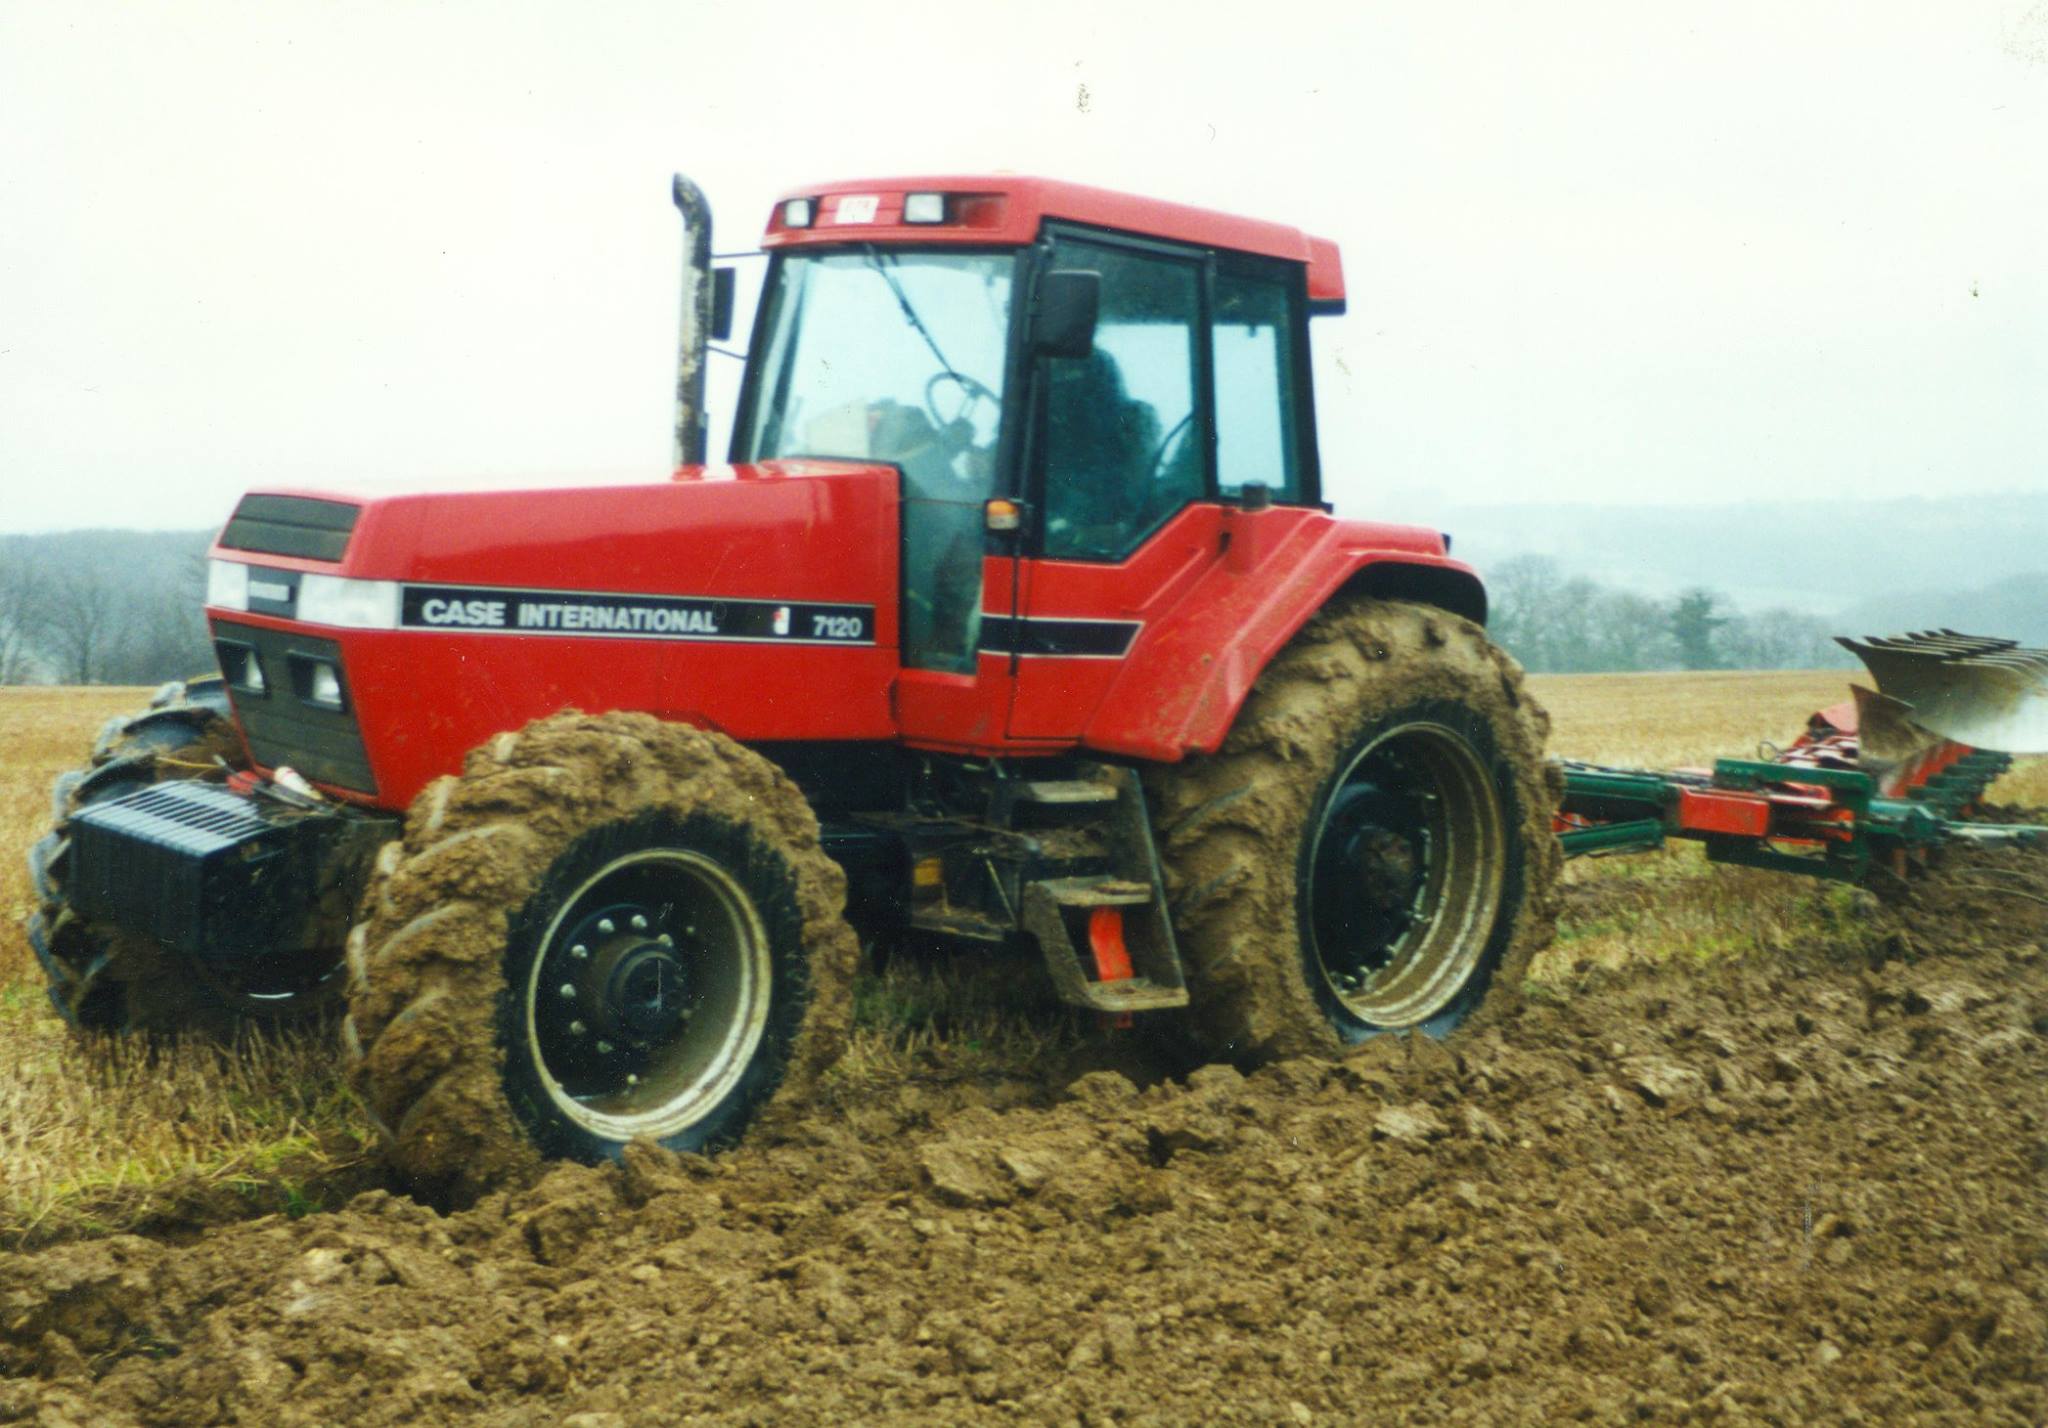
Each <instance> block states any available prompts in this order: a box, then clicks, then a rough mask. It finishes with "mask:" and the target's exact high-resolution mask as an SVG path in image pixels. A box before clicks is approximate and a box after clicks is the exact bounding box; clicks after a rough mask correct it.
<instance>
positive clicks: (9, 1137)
mask: <svg viewBox="0 0 2048 1428" xmlns="http://www.w3.org/2000/svg"><path fill="white" fill-rule="evenodd" d="M1845 683H1846V680H1845V678H1844V676H1843V675H1842V674H1839V673H1827V674H1796V673H1795V674H1704V675H1662V674H1658V675H1575V676H1549V677H1539V678H1537V679H1536V680H1535V681H1534V684H1535V688H1536V692H1537V695H1538V697H1539V698H1540V699H1542V700H1543V702H1544V703H1545V704H1546V705H1547V706H1548V707H1549V708H1550V709H1551V711H1552V714H1553V716H1554V718H1555V729H1554V732H1553V736H1552V750H1553V752H1555V753H1557V754H1560V755H1564V756H1568V757H1574V758H1582V759H1589V760H1594V761H1597V762H1602V763H1610V764H1621V765H1629V766H1640V767H1648V768H1660V767H1675V766H1683V765H1688V764H1690V765H1703V764H1706V763H1709V762H1711V760H1712V759H1713V758H1715V757H1716V756H1721V755H1741V754H1747V753H1750V752H1752V751H1754V750H1755V749H1756V747H1757V745H1758V743H1759V742H1760V741H1763V740H1776V741H1789V740H1790V739H1791V738H1792V737H1793V736H1794V735H1795V734H1796V733H1797V732H1798V730H1799V729H1800V727H1801V725H1802V723H1803V721H1804V719H1805V717H1806V715H1807V714H1808V713H1809V712H1811V711H1812V710H1813V709H1815V708H1818V707H1821V706H1823V705H1826V704H1830V703H1834V702H1836V701H1837V700H1839V699H1841V698H1842V697H1844V695H1845V692H1846V691H1845ZM147 697H148V691H146V690H133V689H92V690H75V689H59V690H51V689H0V751H4V753H0V758H4V762H0V1244H4V1245H16V1244H28V1243H39V1242H45V1241H48V1240H52V1239H58V1238H64V1237H68V1236H77V1235H81V1234H95V1233H110V1232H117V1231H131V1230H138V1229H164V1228H176V1227H178V1226H181V1225H183V1226H190V1225H194V1224H200V1223H207V1222H211V1221H213V1220H218V1219H223V1218H230V1217H233V1216H235V1215H238V1214H239V1215H245V1214H248V1213H250V1212H251V1211H252V1209H253V1210H257V1211H280V1212H283V1213H287V1214H292V1213H305V1212H307V1211H309V1210H313V1209H318V1208H320V1207H321V1206H323V1205H327V1204H332V1203H335V1202H336V1201H337V1200H339V1199H341V1198H344V1197H345V1196H346V1195H347V1194H349V1193H352V1191H353V1190H354V1189H357V1188H362V1187H363V1186H365V1185H367V1184H369V1183H373V1182H372V1177H373V1176H374V1174H375V1172H374V1169H373V1166H372V1161H371V1157H370V1155H369V1153H368V1150H369V1146H370V1139H371V1137H370V1131H369V1127H368V1123H367V1120H366V1119H365V1117H364V1115H363V1112H362V1109H361V1107H360V1105H359V1104H358V1103H357V1102H356V1100H355V1098H354V1096H353V1094H352V1093H351V1092H350V1091H349V1089H348V1088H347V1086H346V1085H345V1084H344V1083H343V1081H342V1079H341V1076H340V1067H339V1057H338V1056H337V1055H336V1054H335V1052H334V1050H333V1045H332V1039H331V1034H329V1033H327V1032H325V1031H323V1030H321V1029H315V1030H313V1031H310V1032H307V1033H303V1034H300V1035H296V1036H278V1037H258V1036H251V1037H247V1038H245V1039H243V1040H242V1041H241V1042H239V1043H238V1044H236V1045H234V1046H230V1047H216V1046H209V1045H203V1044H197V1043H192V1044H183V1043H181V1044H171V1045H163V1046H157V1047H146V1046H142V1045H139V1044H132V1043H120V1042H109V1041H105V1040H94V1039H80V1038H77V1037H74V1036H71V1035H69V1034H68V1033H67V1032H66V1031H65V1029H64V1028H63V1026H62V1025H61V1024H60V1023H59V1022H58V1021H57V1019H56V1018H55V1016H54V1015H52V1014H51V1012H50V1010H49V1006H48V1003H47V1001H46V1000H45V998H44V995H43V989H42V975H41V972H40V970H39V969H38V968H37V967H36V965H35V960H34V957H33V956H32V955H31V953H30V952H29V949H28V945H27V939H26V937H25V935H24V932H23V925H24V923H25V922H26V920H27V918H28V915H29V913H30V912H31V911H32V894H31V892H30V888H29V882H28V876H27V870H26V866H25V860H24V855H25V854H26V852H27V850H28V848H29V847H30V845H31V844H32V843H33V842H34V841H35V840H36V839H37V838H38V837H40V836H41V834H42V832H43V831H44V829H45V828H46V827H47V826H48V822H49V817H50V810H49V802H48V800H49V786H50V782H51V780H52V779H53V778H54V777H55V776H56V775H57V774H58V773H59V772H61V771H62V770H64V769H68V768H73V767H76V766H77V765H78V764H79V763H80V762H82V761H83V758H84V756H85V751H86V750H87V749H88V748H89V747H90V745H91V742H92V737H93V734H94V732H95V731H96V730H97V729H98V727H99V726H100V724H101V723H102V722H103V721H104V720H105V719H107V718H108V717H109V716H111V715H115V714H120V713H124V712H128V711H131V710H134V709H136V708H138V707H140V706H141V705H142V704H143V703H144V702H145V701H146V700H147ZM1993 797H1994V798H1997V799H2000V800H2002V801H2004V802H2008V803H2013V804H2018V805H2023V806H2031V807H2041V806H2044V805H2048V760H2044V759H2038V758H2037V759H2033V760H2029V761H2026V762H2025V763H2023V765H2022V766H2021V767H2019V768H2017V769H2015V770H2014V772H2013V773H2011V774H2010V775H2008V776H2007V778H2006V779H2005V780H2003V781H2002V782H2001V784H2000V785H1999V786H1998V787H1997V788H1996V789H1994V790H1993ZM1565 894H1566V897H1565V916H1564V919H1563V921H1562V924H1561V926H1560V928H1559V932H1558V939H1557V943H1556V945H1555V946H1554V947H1553V948H1552V950H1550V951H1549V952H1546V953H1545V954H1543V956H1542V957H1540V958H1539V959H1538V964H1537V966H1536V968H1535V969H1534V972H1533V979H1532V982H1531V984H1530V988H1529V990H1530V992H1531V993H1532V994H1533V995H1537V996H1540V997H1545V998H1551V999H1555V998H1561V997H1565V996H1568V995H1569V987H1570V983H1571V980H1572V978H1573V976H1574V975H1575V974H1576V973H1577V972H1578V971H1580V970H1581V969H1583V968H1584V967H1586V966H1589V965H1590V966H1617V965H1621V964H1624V963H1628V962H1635V961H1643V960H1650V961H1661V960H1665V959H1671V958H1714V957H1726V956H1743V955H1750V954H1754V953H1769V952H1773V951H1782V950H1784V949H1786V948H1788V947H1794V946H1798V945H1801V944H1803V943H1808V942H1812V941H1816V940H1835V941H1839V940H1840V939H1841V937H1842V936H1843V935H1844V932H1843V928H1844V925H1845V924H1853V922H1854V917H1855V904H1854V902H1853V901H1852V900H1851V899H1853V897H1854V896H1855V895H1854V894H1853V893H1849V892H1846V891H1845V890H1843V889H1839V888H1835V887H1832V886H1829V885H1825V884H1818V883H1809V882H1806V881H1805V880H1803V879H1798V878H1788V877H1780V876H1773V875H1770V874H1766V873H1759V872H1752V871H1747V870H1743V869H1733V868H1717V867H1713V866H1711V865H1709V864H1708V863H1707V862H1706V861H1705V859H1704V858H1703V857H1702V856H1701V855H1700V852H1699V850H1698V849H1697V848H1694V847H1690V846H1686V847H1680V848H1676V849H1673V850H1671V851H1669V852H1666V853H1662V854H1651V855H1647V856H1643V857H1634V858H1614V859H1581V860H1579V861H1577V862H1575V863H1573V864H1571V865H1569V867H1568V869H1567V872H1566V889H1565ZM855 1012H856V1026H855V1034H854V1044H853V1049H852V1052H851V1054H850V1055H848V1056H847V1057H846V1058H845V1060H844V1061H843V1062H842V1063H841V1065H840V1066H839V1068H838V1069H837V1070H836V1071H835V1072H834V1075H833V1080H832V1085H831V1088H830V1090H831V1094H833V1095H835V1096H838V1097H843V1098H846V1099H848V1100H858V1099H859V1098H861V1097H863V1096H868V1095H874V1094H878V1093H882V1092H885V1091H887V1090H888V1089H889V1088H891V1087H900V1086H902V1085H904V1084H905V1083H917V1082H923V1083H971V1082H991V1081H1014V1082H1020V1083H1037V1082H1042V1081H1044V1080H1045V1079H1047V1078H1048V1077H1050V1076H1052V1075H1053V1074H1054V1073H1057V1072H1065V1071H1071V1070H1073V1069H1075V1068H1076V1067H1077V1065H1080V1064H1085V1063H1086V1062H1088V1061H1089V1060H1091V1059H1093V1058H1097V1057H1108V1058H1111V1059H1114V1057H1115V1056H1117V1055H1118V1054H1119V1053H1117V1052H1116V1051H1115V1050H1114V1049H1113V1048H1114V1047H1115V1045H1116V1044H1117V1043H1118V1040H1119V1039H1118V1038H1117V1037H1116V1036H1114V1035H1106V1034H1105V1033H1104V1032H1103V1030H1102V1029H1101V1027H1100V1026H1099V1025H1098V1024H1097V1023H1096V1021H1095V1020H1094V1018H1092V1017H1090V1016H1088V1015H1086V1014H1083V1013H1079V1012H1075V1011H1072V1010H1070V1009H1068V1008H1064V1007H1061V1006H1058V1005H1056V1004H1055V1003H1053V1002H1052V1000H1051V998H1050V996H1049V995H1048V994H1047V993H1046V992H1045V989H1044V984H1043V977H1042V974H1040V973H1039V972H1038V969H1037V968H1035V967H1033V966H1031V965H1029V959H1023V960H1022V961H1020V960H1019V959H1018V958H1016V957H1015V956H1014V955H1009V954H991V955H990V956H988V957H984V958H980V959H977V960H975V961H972V962H969V963H966V964H964V965H963V964H962V963H960V962H958V961H955V962H951V963H947V964H945V965H943V966H942V965H940V964H938V963H935V962H933V961H930V960H924V959H918V958H914V957H899V958H898V959H897V960H896V961H894V962H893V963H892V964H891V965H890V967H889V968H888V969H887V970H886V971H885V972H884V973H882V974H881V975H880V976H876V977H870V978H866V979H864V980H863V981H862V982H861V983H860V984H859V987H858V990H857V1001H856V1007H855Z"/></svg>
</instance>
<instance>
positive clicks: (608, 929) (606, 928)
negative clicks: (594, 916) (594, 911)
mask: <svg viewBox="0 0 2048 1428" xmlns="http://www.w3.org/2000/svg"><path fill="white" fill-rule="evenodd" d="M597 930H598V931H599V932H602V933H604V934H606V935H607V936H609V935H610V934H612V933H614V932H617V931H618V930H619V925H618V924H617V923H615V922H613V921H612V920H611V919H610V918H609V917H600V918H599V919H598V920H597Z"/></svg>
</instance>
